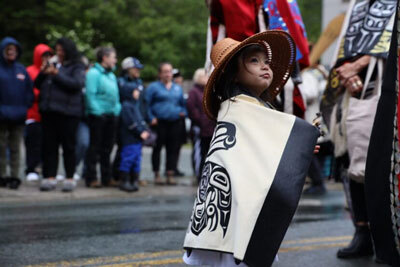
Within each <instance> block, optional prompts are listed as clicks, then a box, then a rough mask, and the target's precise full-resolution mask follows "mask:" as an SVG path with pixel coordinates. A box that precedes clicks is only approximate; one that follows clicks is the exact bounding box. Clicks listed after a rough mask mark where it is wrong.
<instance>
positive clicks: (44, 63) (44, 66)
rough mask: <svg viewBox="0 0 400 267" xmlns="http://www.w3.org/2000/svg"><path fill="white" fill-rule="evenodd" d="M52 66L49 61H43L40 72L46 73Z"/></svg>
mask: <svg viewBox="0 0 400 267" xmlns="http://www.w3.org/2000/svg"><path fill="white" fill-rule="evenodd" d="M48 66H50V65H49V62H48V61H45V60H43V62H42V66H40V71H44V70H45V69H47V67H48Z"/></svg>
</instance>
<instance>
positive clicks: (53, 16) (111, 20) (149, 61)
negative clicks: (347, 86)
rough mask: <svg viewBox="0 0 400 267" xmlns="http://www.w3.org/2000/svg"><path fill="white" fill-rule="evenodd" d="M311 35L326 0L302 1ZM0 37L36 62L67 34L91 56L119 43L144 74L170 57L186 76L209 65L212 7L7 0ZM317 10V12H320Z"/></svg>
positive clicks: (134, 0) (130, 0)
mask: <svg viewBox="0 0 400 267" xmlns="http://www.w3.org/2000/svg"><path fill="white" fill-rule="evenodd" d="M298 4H299V6H300V9H301V11H302V17H303V20H304V22H305V24H306V30H307V33H308V37H309V39H310V40H312V41H315V40H316V39H317V38H318V36H319V33H320V21H321V16H320V13H321V12H320V11H321V1H320V0H307V1H305V0H298ZM0 10H1V11H0V37H4V36H13V37H15V38H16V39H17V40H18V41H19V42H20V43H21V45H22V48H23V51H24V53H23V55H22V58H21V61H22V62H23V63H24V64H25V65H29V64H31V62H32V52H33V48H34V47H35V46H36V45H37V44H38V43H47V44H49V45H50V46H53V45H54V44H55V41H56V40H57V39H58V38H59V37H61V36H66V37H69V38H71V39H72V40H74V41H75V42H76V43H77V46H78V48H79V49H80V51H81V52H82V53H83V54H84V55H85V56H87V57H88V58H89V59H90V60H91V61H94V60H95V52H94V51H95V48H96V47H99V46H103V45H107V46H110V45H112V46H114V47H115V48H116V50H117V53H118V58H119V60H120V61H122V59H123V58H125V57H127V56H135V57H138V58H139V59H140V60H141V61H142V62H143V63H144V64H145V68H144V70H143V73H142V76H143V78H144V79H146V80H152V79H154V78H155V76H156V74H157V66H158V64H159V63H160V62H162V61H169V62H171V63H172V64H173V65H174V66H175V67H177V68H179V69H180V70H181V72H182V73H183V75H184V76H185V77H186V78H190V77H191V76H192V74H193V72H194V70H195V69H197V68H198V67H200V66H203V65H204V60H205V50H206V31H207V17H208V10H207V7H206V5H205V1H204V0H24V1H16V0H2V1H0ZM315 14H317V16H316V15H315Z"/></svg>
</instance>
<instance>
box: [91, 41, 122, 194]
mask: <svg viewBox="0 0 400 267" xmlns="http://www.w3.org/2000/svg"><path fill="white" fill-rule="evenodd" d="M116 63H117V57H116V52H115V49H114V48H111V47H101V48H100V49H99V50H98V52H97V62H96V63H95V65H94V66H93V67H92V68H91V69H90V70H89V71H88V73H87V75H86V92H85V103H86V113H87V116H88V117H87V120H88V125H89V129H90V144H89V149H88V151H87V154H86V163H87V167H86V173H85V175H84V176H85V179H86V186H87V187H92V188H98V187H101V186H109V185H111V184H112V183H111V166H110V154H111V151H112V148H113V146H114V142H115V135H116V128H117V122H118V116H119V114H120V111H121V104H120V102H119V90H118V84H117V78H116V77H115V75H114V73H113V70H114V68H115V64H116ZM98 161H99V163H100V167H101V183H100V182H98V180H97V170H96V165H97V162H98Z"/></svg>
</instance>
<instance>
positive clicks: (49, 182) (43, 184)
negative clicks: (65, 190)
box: [40, 179, 57, 191]
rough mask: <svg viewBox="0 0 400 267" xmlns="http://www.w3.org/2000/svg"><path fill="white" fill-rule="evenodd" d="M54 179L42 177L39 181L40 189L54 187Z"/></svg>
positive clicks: (52, 188)
mask: <svg viewBox="0 0 400 267" xmlns="http://www.w3.org/2000/svg"><path fill="white" fill-rule="evenodd" d="M56 185H57V180H56V179H42V181H41V182H40V191H52V190H54V189H56Z"/></svg>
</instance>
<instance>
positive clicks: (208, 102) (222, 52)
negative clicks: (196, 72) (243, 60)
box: [203, 30, 296, 120]
mask: <svg viewBox="0 0 400 267" xmlns="http://www.w3.org/2000/svg"><path fill="white" fill-rule="evenodd" d="M265 43H266V44H265ZM252 44H261V45H263V46H264V47H268V49H267V53H268V54H270V55H269V57H271V59H272V60H271V62H272V63H271V64H270V67H271V69H272V71H273V73H274V78H273V80H272V83H271V85H270V87H269V88H268V89H266V90H265V91H264V92H263V93H262V94H261V96H260V97H261V98H262V99H263V100H265V101H272V100H273V99H274V98H275V97H276V96H277V95H278V94H279V92H280V91H281V90H282V88H283V86H284V85H285V83H286V82H287V80H288V79H289V77H290V74H291V72H292V69H293V64H294V62H295V58H296V48H295V44H294V41H293V39H292V37H291V36H290V35H289V34H288V33H286V32H284V31H278V30H271V31H265V32H261V33H258V34H255V35H253V36H251V37H249V38H247V39H246V40H244V41H242V42H238V41H236V40H233V39H232V38H224V39H222V40H221V41H219V42H217V43H216V44H215V45H214V47H213V48H212V50H211V62H212V63H213V65H214V66H215V69H214V71H213V72H212V73H211V76H210V78H209V79H208V82H207V85H206V87H205V89H204V96H203V107H204V110H205V112H206V114H207V116H208V117H209V118H210V119H213V120H216V118H217V115H218V110H219V106H220V101H219V100H218V99H217V97H216V95H215V90H214V85H215V81H216V79H218V77H219V75H220V73H221V72H222V70H223V69H225V67H226V65H227V64H228V62H229V60H230V59H231V58H232V57H233V56H234V55H235V54H236V53H237V52H238V51H239V50H240V49H242V48H244V47H246V46H248V45H252Z"/></svg>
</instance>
